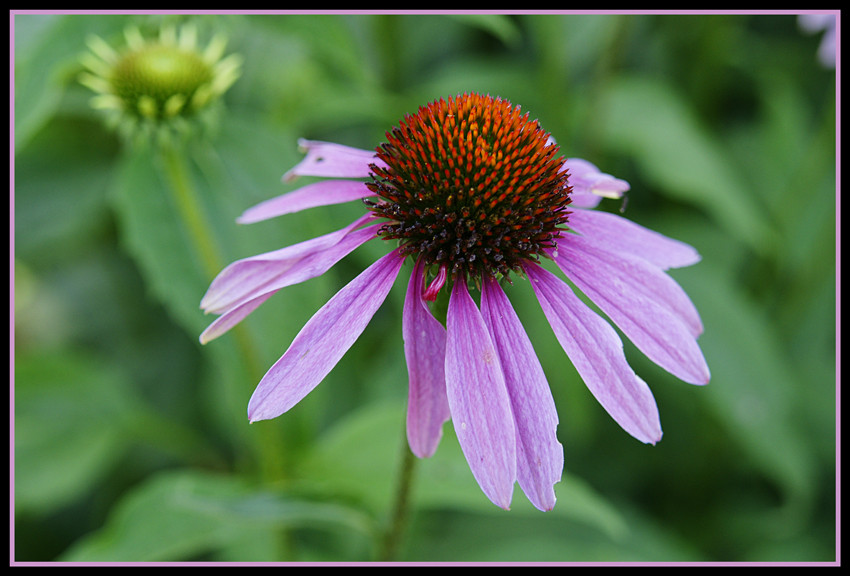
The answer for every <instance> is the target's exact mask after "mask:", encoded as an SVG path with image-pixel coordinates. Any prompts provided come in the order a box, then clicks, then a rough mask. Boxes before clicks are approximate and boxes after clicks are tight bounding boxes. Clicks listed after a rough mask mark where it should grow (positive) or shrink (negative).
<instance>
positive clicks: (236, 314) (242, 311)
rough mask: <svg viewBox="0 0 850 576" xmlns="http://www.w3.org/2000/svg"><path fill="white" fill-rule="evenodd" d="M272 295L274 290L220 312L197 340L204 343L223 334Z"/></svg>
mask: <svg viewBox="0 0 850 576" xmlns="http://www.w3.org/2000/svg"><path fill="white" fill-rule="evenodd" d="M273 295H274V292H269V293H268V294H264V295H262V296H258V297H257V298H254V299H253V300H249V301H247V302H245V303H244V304H242V305H240V306H236V307H235V308H232V309H230V310H228V311H227V312H226V313H225V314H222V315H221V316H219V317H218V318H216V319H215V320H214V321H213V322H212V323H211V324H210V325H209V326H207V328H206V330H204V331H203V332H202V333H201V336H200V338H199V339H198V340H200V342H201V344H206V343H207V342H210V341H212V340H215V339H216V338H218V337H219V336H222V335H224V334H225V333H226V332H227V331H228V330H230V329H231V328H233V327H234V326H236V325H237V324H239V323H240V322H242V320H244V319H245V318H246V317H247V316H248V315H249V314H250V313H251V312H253V311H254V310H256V309H257V308H259V307H260V304H262V303H263V302H265V301H266V300H268V299H269V298H271V297H272V296H273Z"/></svg>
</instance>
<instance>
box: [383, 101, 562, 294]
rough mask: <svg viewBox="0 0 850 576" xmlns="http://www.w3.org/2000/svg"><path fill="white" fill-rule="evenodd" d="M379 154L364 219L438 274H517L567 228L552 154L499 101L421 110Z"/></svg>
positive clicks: (543, 139)
mask: <svg viewBox="0 0 850 576" xmlns="http://www.w3.org/2000/svg"><path fill="white" fill-rule="evenodd" d="M386 136H387V142H386V143H384V144H382V145H380V146H379V147H378V148H377V156H378V158H380V159H381V160H382V161H383V162H384V163H385V164H386V167H382V166H377V165H375V164H373V165H371V167H370V168H371V181H370V182H367V184H366V185H367V186H368V187H369V188H370V189H371V190H372V191H373V192H374V193H375V194H377V196H378V197H379V200H378V201H377V202H369V203H368V204H369V206H370V209H371V210H372V211H374V212H375V213H377V214H378V215H379V216H383V217H385V218H387V219H388V220H389V222H388V223H386V224H385V225H384V226H383V227H382V228H381V232H380V234H381V235H382V237H383V238H385V239H397V240H398V241H399V243H400V245H401V247H402V250H403V251H404V252H405V253H407V254H411V255H414V256H415V257H417V258H422V259H424V262H425V264H426V265H428V266H431V265H436V266H438V267H439V268H440V270H441V271H442V273H443V274H445V273H446V272H449V273H451V274H452V275H458V274H464V275H465V276H466V277H467V278H470V277H472V278H478V277H480V276H481V275H482V274H488V275H491V276H495V275H496V274H503V275H507V274H509V273H510V272H511V271H514V272H518V271H520V269H521V264H522V262H523V261H524V260H528V259H534V260H536V259H537V258H538V256H539V255H540V254H541V253H542V252H543V251H544V250H546V249H550V248H553V247H554V241H555V239H556V238H558V237H559V236H560V235H561V233H562V232H563V230H564V225H565V224H566V223H567V218H568V214H569V212H568V210H567V206H568V205H569V203H570V190H571V189H570V187H569V184H568V182H567V176H568V175H567V172H566V171H565V170H563V169H562V168H563V163H564V159H563V158H562V157H557V156H556V153H557V152H558V147H557V146H556V145H555V144H554V143H553V142H552V141H551V139H550V138H549V135H548V134H547V133H546V132H544V131H543V130H542V129H541V128H540V126H539V124H538V123H537V121H536V120H529V117H528V114H527V113H526V114H525V115H522V114H521V113H520V108H519V107H518V106H513V105H512V104H511V103H510V102H508V101H506V100H503V99H501V98H494V97H491V96H481V95H478V94H464V95H460V96H457V97H455V98H449V99H448V101H444V100H442V99H440V100H438V101H435V102H432V103H431V104H429V105H427V106H423V107H420V108H419V111H418V113H416V114H415V115H406V116H405V118H404V119H403V120H402V121H401V122H400V123H399V125H398V126H396V127H394V128H393V129H392V131H391V132H388V133H387V135H386Z"/></svg>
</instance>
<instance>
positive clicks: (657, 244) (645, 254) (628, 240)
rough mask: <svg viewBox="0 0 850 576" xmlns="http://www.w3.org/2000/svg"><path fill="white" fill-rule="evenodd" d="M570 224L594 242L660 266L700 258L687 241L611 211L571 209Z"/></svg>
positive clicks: (678, 263) (665, 267) (698, 259)
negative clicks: (669, 235)
mask: <svg viewBox="0 0 850 576" xmlns="http://www.w3.org/2000/svg"><path fill="white" fill-rule="evenodd" d="M569 225H570V228H572V229H573V230H575V231H576V232H578V233H579V234H581V235H582V236H584V237H586V238H588V239H589V240H591V241H592V242H593V243H594V244H595V245H604V246H606V248H608V249H609V250H610V251H612V252H627V253H629V254H634V255H635V256H639V257H641V258H643V259H644V260H648V261H649V262H652V263H653V264H655V265H656V266H658V267H659V268H661V269H663V270H666V269H668V268H681V267H682V266H690V265H691V264H696V263H697V262H699V261H700V255H699V253H698V252H697V251H696V250H695V249H694V248H693V247H691V246H689V245H688V244H685V243H684V242H680V241H678V240H674V239H672V238H668V237H667V236H664V235H663V234H659V233H658V232H655V231H653V230H650V229H648V228H644V227H643V226H640V225H638V224H635V223H634V222H632V221H630V220H627V219H626V218H623V217H622V216H617V215H616V214H611V213H610V212H597V211H594V210H574V211H573V212H572V213H571V214H570V223H569Z"/></svg>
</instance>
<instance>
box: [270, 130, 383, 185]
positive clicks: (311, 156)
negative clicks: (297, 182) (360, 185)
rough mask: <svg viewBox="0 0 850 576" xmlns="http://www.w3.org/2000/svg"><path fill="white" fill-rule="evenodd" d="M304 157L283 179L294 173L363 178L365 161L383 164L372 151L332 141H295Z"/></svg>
mask: <svg viewBox="0 0 850 576" xmlns="http://www.w3.org/2000/svg"><path fill="white" fill-rule="evenodd" d="M298 146H299V147H300V148H303V149H304V150H305V151H306V153H307V156H306V157H305V158H304V159H303V160H302V161H301V162H299V163H298V164H297V165H296V166H295V167H294V168H292V169H291V170H290V171H288V172H287V173H286V174H284V175H283V180H284V181H285V182H287V181H290V180H294V179H295V178H296V177H298V176H324V177H326V178H366V177H367V176H369V164H377V165H378V166H384V163H383V162H382V161H381V160H379V159H378V158H377V157H376V156H375V151H374V150H361V149H359V148H351V147H349V146H343V145H342V144H334V143H332V142H319V141H316V140H304V139H300V140H298Z"/></svg>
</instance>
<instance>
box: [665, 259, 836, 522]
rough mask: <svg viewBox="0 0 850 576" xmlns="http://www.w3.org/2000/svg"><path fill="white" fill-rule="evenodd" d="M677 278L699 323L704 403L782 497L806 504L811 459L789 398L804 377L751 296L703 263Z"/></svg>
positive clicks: (811, 481)
mask: <svg viewBox="0 0 850 576" xmlns="http://www.w3.org/2000/svg"><path fill="white" fill-rule="evenodd" d="M677 278H679V279H680V283H681V284H682V286H683V287H684V288H685V290H686V291H687V292H688V294H689V295H690V296H691V298H692V299H693V300H694V302H695V303H696V305H697V308H698V309H699V311H700V314H701V316H702V318H703V322H704V324H705V332H704V334H703V335H702V336H701V337H700V340H699V342H700V346H701V347H702V349H703V352H704V354H705V357H706V360H707V362H708V365H709V368H710V369H711V382H709V384H708V385H707V386H706V387H705V388H704V389H703V390H702V391H701V397H704V398H705V400H706V401H708V402H710V403H711V407H712V411H713V412H714V413H715V415H716V417H717V419H718V421H719V422H721V423H722V425H723V426H724V427H725V428H726V430H727V431H728V433H729V434H730V435H731V437H732V438H734V439H735V440H736V441H737V443H738V444H739V447H740V448H741V449H742V450H743V451H744V452H745V453H746V454H747V455H748V457H749V458H750V459H751V461H752V463H753V464H754V465H755V466H756V467H757V468H758V469H760V470H761V471H762V472H763V473H764V474H766V475H767V476H768V477H770V478H772V479H773V480H774V481H775V482H776V483H777V484H778V485H779V486H780V487H781V488H782V490H783V492H784V493H785V496H786V498H787V502H789V503H791V504H793V505H795V506H806V505H809V504H810V503H811V502H810V499H811V497H812V494H813V489H814V481H815V477H814V476H813V473H812V471H813V470H814V468H813V460H812V456H811V454H810V451H809V449H808V448H807V446H806V442H805V440H804V436H803V434H802V430H801V428H800V426H799V425H798V422H799V414H798V406H797V404H796V402H797V401H796V399H795V397H796V396H797V395H798V392H797V390H798V389H799V387H800V386H803V385H804V384H802V383H801V382H799V381H797V379H796V378H795V373H794V370H793V369H792V368H791V367H790V366H789V365H788V364H787V361H786V357H785V355H784V354H783V352H782V349H781V346H780V344H779V342H778V341H777V339H776V336H775V334H774V332H773V329H772V327H771V325H770V324H769V323H768V322H766V321H765V318H764V317H763V316H762V315H761V314H760V313H759V312H758V307H757V306H756V305H755V303H753V302H752V301H750V300H749V299H748V298H746V297H745V296H744V295H743V294H742V293H741V292H740V290H739V289H738V288H737V287H735V286H734V285H733V284H731V283H730V282H729V281H728V279H727V277H726V276H725V275H724V274H723V273H720V272H718V270H717V269H716V268H715V267H713V266H711V265H710V264H709V263H705V262H704V263H701V264H700V265H699V266H696V267H694V268H693V269H692V270H689V271H688V272H687V273H682V274H680V275H678V276H677ZM812 389H813V390H823V387H822V386H820V385H816V386H814V387H813V388H812ZM823 400H827V401H831V400H830V399H828V398H822V399H820V401H823Z"/></svg>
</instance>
